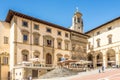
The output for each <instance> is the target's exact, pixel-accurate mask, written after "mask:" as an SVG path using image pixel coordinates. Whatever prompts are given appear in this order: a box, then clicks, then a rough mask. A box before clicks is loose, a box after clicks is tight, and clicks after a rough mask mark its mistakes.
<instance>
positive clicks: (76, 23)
mask: <svg viewBox="0 0 120 80" xmlns="http://www.w3.org/2000/svg"><path fill="white" fill-rule="evenodd" d="M70 29H72V30H75V31H77V32H80V33H83V20H82V14H81V13H80V12H79V11H78V8H76V12H75V13H74V16H73V18H72V26H71V28H70Z"/></svg>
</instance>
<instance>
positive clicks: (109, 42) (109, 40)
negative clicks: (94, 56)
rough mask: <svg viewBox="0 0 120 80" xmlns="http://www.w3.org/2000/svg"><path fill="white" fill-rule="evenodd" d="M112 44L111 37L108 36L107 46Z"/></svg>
mask: <svg viewBox="0 0 120 80" xmlns="http://www.w3.org/2000/svg"><path fill="white" fill-rule="evenodd" d="M111 43H112V36H108V44H111Z"/></svg>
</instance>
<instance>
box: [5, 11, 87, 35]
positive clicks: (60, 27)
mask: <svg viewBox="0 0 120 80" xmlns="http://www.w3.org/2000/svg"><path fill="white" fill-rule="evenodd" d="M14 15H15V16H19V17H23V18H26V19H29V20H32V21H35V22H38V23H43V24H46V25H49V26H51V27H55V28H59V29H62V30H66V31H69V32H75V33H78V34H81V35H84V36H87V37H89V36H88V35H86V34H83V33H80V32H77V31H74V30H70V29H68V28H65V27H63V26H60V25H57V24H53V23H50V22H47V21H44V20H40V19H38V18H34V17H32V16H28V15H25V14H22V13H19V12H16V11H13V10H9V12H8V14H7V17H6V19H5V21H6V22H9V23H10V21H11V19H12V18H13V16H14Z"/></svg>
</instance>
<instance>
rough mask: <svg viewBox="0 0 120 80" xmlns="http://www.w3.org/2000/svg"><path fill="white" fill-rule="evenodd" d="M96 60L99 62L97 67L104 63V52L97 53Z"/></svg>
mask: <svg viewBox="0 0 120 80" xmlns="http://www.w3.org/2000/svg"><path fill="white" fill-rule="evenodd" d="M96 62H97V67H100V66H102V64H103V54H102V52H99V53H97V55H96Z"/></svg>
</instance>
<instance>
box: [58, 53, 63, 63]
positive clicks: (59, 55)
mask: <svg viewBox="0 0 120 80" xmlns="http://www.w3.org/2000/svg"><path fill="white" fill-rule="evenodd" d="M62 57H63V55H62V54H61V53H58V54H57V61H58V62H59V61H61V59H62Z"/></svg>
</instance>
